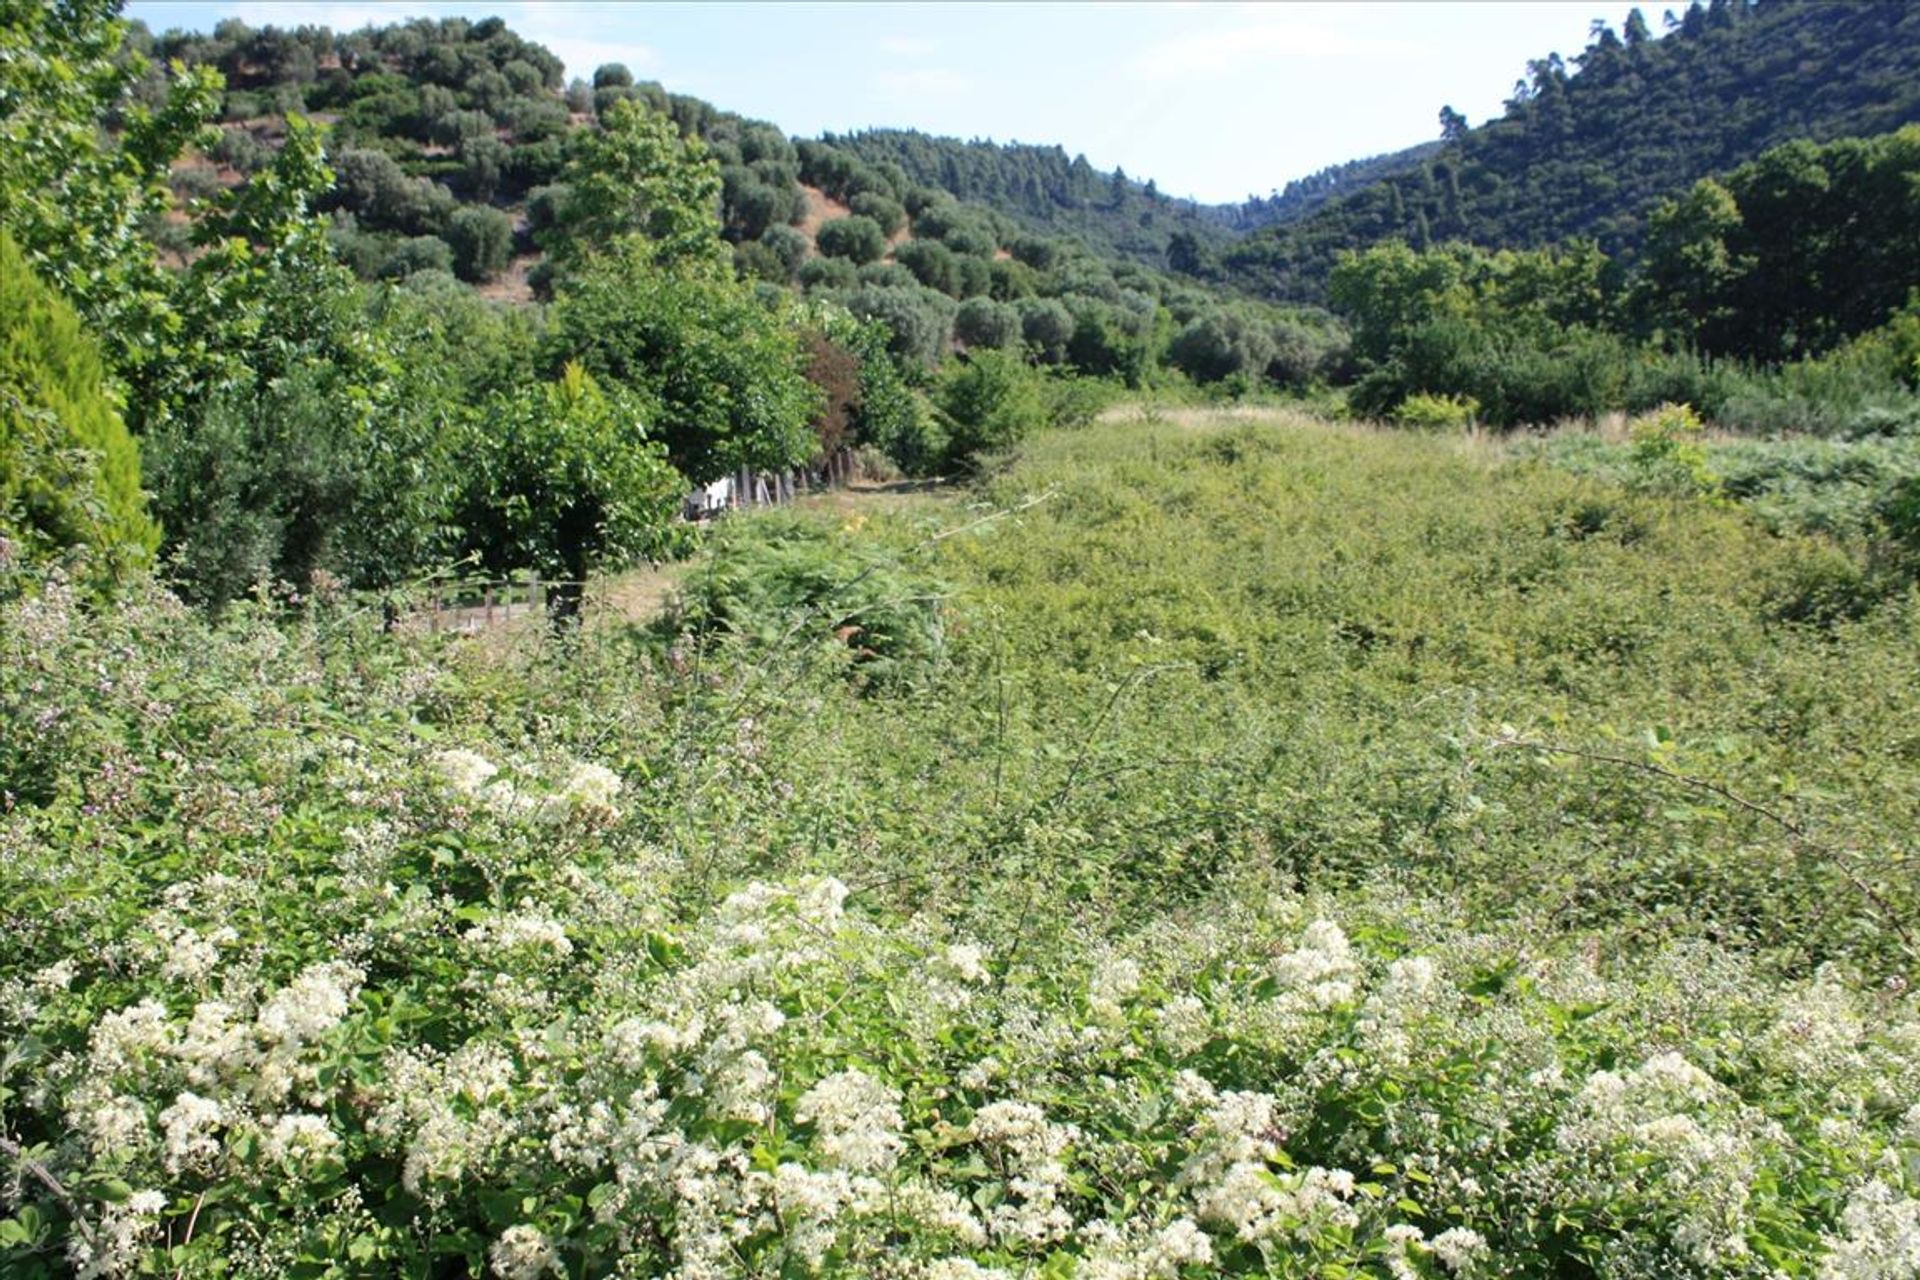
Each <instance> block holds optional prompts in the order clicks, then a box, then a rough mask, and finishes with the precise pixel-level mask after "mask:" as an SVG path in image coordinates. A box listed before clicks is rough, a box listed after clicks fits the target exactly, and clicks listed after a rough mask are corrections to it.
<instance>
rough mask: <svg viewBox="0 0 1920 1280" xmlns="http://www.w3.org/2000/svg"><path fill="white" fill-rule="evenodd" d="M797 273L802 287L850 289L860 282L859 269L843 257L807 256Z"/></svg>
mask: <svg viewBox="0 0 1920 1280" xmlns="http://www.w3.org/2000/svg"><path fill="white" fill-rule="evenodd" d="M796 234H797V233H796ZM797 274H798V278H799V281H800V287H801V288H803V289H851V288H853V287H854V286H856V285H858V284H859V283H860V271H859V269H858V268H857V267H855V266H854V265H853V264H852V263H851V262H848V261H847V260H846V259H845V258H808V259H807V260H806V261H804V262H802V263H801V264H800V268H799V271H798V273H797Z"/></svg>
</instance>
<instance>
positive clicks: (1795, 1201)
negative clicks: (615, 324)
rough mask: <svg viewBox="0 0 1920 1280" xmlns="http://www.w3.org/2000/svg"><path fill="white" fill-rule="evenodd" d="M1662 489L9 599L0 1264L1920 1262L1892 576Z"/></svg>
mask: <svg viewBox="0 0 1920 1280" xmlns="http://www.w3.org/2000/svg"><path fill="white" fill-rule="evenodd" d="M1609 450H1612V451H1611V452H1609ZM1668 461H1670V459H1667V458H1662V457H1653V458H1649V457H1648V456H1647V455H1646V454H1645V452H1644V451H1643V453H1642V454H1640V455H1635V454H1634V453H1633V452H1632V451H1631V450H1630V449H1626V448H1624V447H1616V446H1614V445H1609V444H1607V443H1606V442H1589V441H1584V440H1580V439H1574V438H1570V437H1569V438H1556V439H1554V440H1550V441H1547V442H1546V443H1545V444H1544V445H1524V444H1511V443H1503V442H1500V441H1493V440H1484V439H1478V438H1473V437H1465V436H1459V435H1449V436H1441V435H1423V434H1417V433H1410V432H1404V431H1402V432H1392V431H1385V430H1380V429H1374V428H1369V427H1364V426H1351V425H1340V426H1336V425H1329V424H1326V423H1322V422H1318V421H1314V420H1311V419H1308V418H1305V417H1300V416H1297V415H1288V414H1285V413H1281V412H1272V413H1268V412H1235V413H1201V412H1190V411H1181V412H1173V413H1168V412H1159V411H1154V410H1151V409H1147V410H1144V411H1133V412H1125V413H1121V414H1117V415H1109V416H1108V417H1106V418H1104V419H1102V420H1101V421H1099V422H1096V423H1095V424H1093V425H1090V426H1087V427H1083V428H1080V429H1077V430H1066V431H1050V432H1043V433H1040V434H1037V435H1035V436H1032V437H1030V438H1029V439H1028V440H1027V441H1026V442H1025V443H1024V444H1023V445H1022V447H1021V449H1020V451H1019V453H1018V454H1017V455H1014V456H1007V457H1002V458H999V459H997V460H995V461H993V462H992V463H991V464H990V465H989V466H987V467H986V468H985V470H984V471H983V473H982V474H981V476H980V477H979V478H978V480H977V481H975V482H974V483H973V484H971V485H969V486H967V487H964V488H946V489H935V490H932V491H928V492H920V493H911V494H903V495H869V496H867V497H864V498H859V499H855V500H852V501H847V500H837V501H835V502H832V503H819V504H816V505H813V506H806V505H804V504H803V505H802V506H801V507H800V508H796V509H793V510H788V511H783V512H780V513H774V514H767V515H763V516H754V517H743V518H738V519H733V520H729V521H727V522H725V523H724V524H723V525H721V526H719V527H718V528H716V529H715V530H713V531H712V532H711V533H710V534H709V535H708V537H707V539H706V542H705V545H704V546H703V547H702V549H701V550H700V552H699V553H698V554H697V555H696V556H695V557H694V559H693V560H692V561H691V562H690V563H688V564H687V565H686V566H685V567H684V569H683V570H682V571H681V574H680V584H681V585H680V592H679V595H678V597H677V599H676V600H675V601H674V603H673V604H672V605H671V607H669V608H668V609H667V610H666V611H665V612H664V613H663V614H661V615H660V616H657V617H650V618H633V619H630V618H621V617H618V616H613V615H609V614H605V613H603V614H602V615H600V616H598V617H594V618H590V620H589V623H588V625H587V626H586V627H584V628H583V629H580V630H579V631H577V632H575V633H571V634H569V633H564V632H563V633H558V634H553V633H546V632H543V631H540V630H539V629H538V628H531V629H527V630H525V631H524V632H516V633H514V634H512V635H511V636H507V637H488V638H486V640H485V641H484V642H483V641H476V640H475V639H472V638H468V637H458V636H448V635H430V634H418V633H415V632H413V631H410V630H408V629H406V628H401V629H399V630H396V631H388V630H384V629H383V627H382V618H381V614H380V611H379V609H378V608H377V607H375V606H373V605H371V604H370V603H369V602H368V601H366V600H365V599H363V598H361V597H358V596H355V595H353V594H350V593H338V594H334V595H329V594H327V593H326V592H325V591H323V592H322V593H321V594H320V595H319V597H318V598H315V599H312V600H310V601H308V602H306V604H305V607H304V608H303V609H302V610H300V611H297V612H288V611H286V610H284V609H283V608H281V607H280V606H278V605H276V604H275V603H273V602H271V601H255V602H244V601H243V602H241V603H239V604H236V605H235V606H233V607H232V608H230V609H229V610H227V611H226V612H225V613H223V614H221V615H218V616H217V617H214V616H210V615H209V614H207V613H204V612H201V611H197V610H193V609H190V608H188V607H186V606H183V605H181V604H180V603H178V602H177V601H175V600H174V599H173V598H172V597H170V596H168V595H165V594H164V593H162V592H160V591H159V590H158V589H149V590H146V591H145V592H144V593H141V592H140V591H137V590H136V592H135V594H134V596H133V598H131V599H130V600H128V601H127V602H126V603H124V604H123V605H121V606H118V607H115V608H112V609H96V608H93V607H90V606H89V605H88V603H87V600H86V597H85V595H84V593H83V592H82V591H80V590H78V589H76V588H71V587H66V586H63V585H61V584H60V583H59V582H58V581H57V580H54V581H51V582H48V581H45V580H42V579H40V578H38V577H32V578H30V577H29V576H28V573H27V571H26V570H25V569H24V568H22V567H21V566H18V565H9V566H5V567H0V724H4V725H5V727H6V732H5V734H4V735H0V785H4V787H5V790H6V795H5V797H4V812H3V813H0V930H4V937H5V942H4V943H0V1142H4V1147H3V1148H0V1150H4V1151H5V1153H6V1154H7V1155H9V1156H13V1157H17V1159H18V1162H19V1169H20V1172H19V1173H18V1174H17V1175H16V1176H15V1180H14V1181H13V1182H12V1184H11V1185H9V1186H8V1187H7V1188H5V1192H4V1194H5V1196H6V1199H5V1200H4V1201H0V1203H4V1204H6V1205H8V1206H9V1208H10V1210H11V1212H12V1216H11V1217H10V1218H7V1219H4V1220H0V1270H4V1271H5V1272H6V1274H7V1275H8V1276H20V1277H23V1280H24V1278H25V1277H32V1276H52V1275H65V1274H76V1275H80V1276H88V1277H91V1276H121V1275H181V1276H214V1275H218V1276H236V1277H237V1276H262V1277H265V1276H316V1277H317V1276H393V1275H404V1276H418V1277H453V1276H463V1275H475V1276H478V1275H483V1274H490V1275H497V1276H501V1277H506V1278H508V1280H534V1278H535V1277H541V1276H562V1275H564V1276H573V1277H584V1276H609V1275H622V1276H636V1277H637V1276H670V1277H674V1278H675V1280H696V1278H700V1280H705V1278H708V1277H715V1278H717V1277H736V1276H738V1277H749V1276H751V1277H776V1276H777V1277H798V1276H842V1277H854V1276H873V1277H894V1278H898V1280H1002V1278H1011V1277H1033V1278H1046V1280H1069V1278H1073V1280H1148V1278H1155V1280H1168V1278H1173V1277H1187V1278H1189V1280H1192V1278H1197V1277H1201V1276H1212V1275H1236V1276H1237V1275H1247V1276H1282V1277H1309V1276H1312V1277H1358V1276H1370V1277H1387V1278H1390V1280H1402V1278H1404V1277H1439V1276H1487V1277H1496V1276H1497V1277H1533V1276H1540V1277H1603V1276H1604V1277H1630V1276H1634V1277H1671V1276H1699V1277H1707V1276H1714V1277H1720V1276H1726V1277H1735V1276H1753V1277H1777V1276H1788V1277H1821V1278H1822V1280H1828V1278H1832V1280H1838V1278H1840V1277H1847V1278H1850V1280H1852V1278H1859V1280H1865V1278H1868V1277H1873V1278H1876V1280H1897V1278H1899V1277H1907V1276H1911V1275H1913V1274H1915V1273H1916V1269H1920V996H1916V994H1915V991H1914V987H1913V978H1914V973H1915V968H1916V963H1920V865H1917V858H1916V854H1917V853H1920V680H1917V679H1916V678H1915V675H1916V672H1920V593H1916V591H1915V589H1914V587H1913V585H1912V579H1911V577H1903V576H1900V575H1898V574H1890V573H1889V572H1888V571H1887V569H1886V563H1887V554H1888V553H1887V552H1886V551H1885V549H1884V548H1878V547H1874V546H1870V545H1867V544H1866V543H1865V542H1864V541H1863V540H1862V538H1861V537H1860V536H1859V535H1858V533H1857V530H1854V529H1852V528H1851V527H1839V526H1835V527H1831V528H1823V527H1819V522H1818V521H1810V520H1800V519H1781V518H1775V517H1774V516H1770V515H1769V514H1768V512H1769V511H1775V514H1776V515H1777V510H1776V509H1775V508H1768V509H1765V510H1763V509H1761V508H1759V507H1756V506H1753V505H1747V506H1743V505H1740V504H1739V503H1737V502H1734V501H1731V500H1728V499H1727V498H1726V497H1725V495H1724V494H1723V493H1722V492H1721V491H1720V490H1719V489H1717V488H1715V489H1711V490H1704V491H1695V490H1689V489H1686V488H1685V487H1676V486H1673V485H1669V484H1665V483H1661V482H1659V481H1661V479H1662V477H1663V476H1664V475H1665V474H1666V473H1665V472H1660V471H1658V470H1657V468H1658V467H1660V466H1664V465H1666V463H1667V462H1668ZM1903 465H1904V464H1903ZM1636 467H1642V471H1639V472H1637V471H1635V468H1636ZM1647 468H1655V470H1646V469H1647ZM1752 471H1753V468H1752V467H1750V468H1749V473H1750V472H1752ZM1776 507H1777V504H1776Z"/></svg>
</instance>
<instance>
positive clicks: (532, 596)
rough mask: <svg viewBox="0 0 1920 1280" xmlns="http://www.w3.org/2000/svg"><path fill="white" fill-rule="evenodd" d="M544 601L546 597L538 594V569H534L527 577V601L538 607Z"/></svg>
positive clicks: (544, 602)
mask: <svg viewBox="0 0 1920 1280" xmlns="http://www.w3.org/2000/svg"><path fill="white" fill-rule="evenodd" d="M546 602H547V601H546V597H545V596H543V595H541V594H540V571H539V570H538V569H535V570H534V571H533V574H532V576H531V577H529V578H528V579H527V603H528V604H530V605H532V606H533V607H534V608H535V609H538V608H540V607H541V606H542V605H544V604H546Z"/></svg>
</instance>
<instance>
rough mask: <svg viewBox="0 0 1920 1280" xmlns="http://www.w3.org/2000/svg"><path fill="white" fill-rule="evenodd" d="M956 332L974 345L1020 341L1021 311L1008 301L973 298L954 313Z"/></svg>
mask: <svg viewBox="0 0 1920 1280" xmlns="http://www.w3.org/2000/svg"><path fill="white" fill-rule="evenodd" d="M953 336H954V337H956V338H958V339H959V340H960V341H962V342H964V343H966V344H967V345H968V346H970V347H1009V346H1012V345H1013V344H1014V343H1016V342H1018V341H1020V313H1019V312H1018V311H1016V310H1015V309H1014V308H1013V307H1011V306H1009V305H1008V304H1006V303H1004V302H995V301H993V300H992V299H990V298H969V299H967V300H966V301H965V302H963V303H961V304H960V309H959V310H958V311H956V312H955V313H954V316H953Z"/></svg>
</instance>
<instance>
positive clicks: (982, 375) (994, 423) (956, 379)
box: [934, 350, 1048, 466]
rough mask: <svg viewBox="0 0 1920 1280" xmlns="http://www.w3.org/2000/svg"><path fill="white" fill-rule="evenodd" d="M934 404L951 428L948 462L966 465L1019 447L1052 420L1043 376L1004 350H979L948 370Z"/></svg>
mask: <svg viewBox="0 0 1920 1280" xmlns="http://www.w3.org/2000/svg"><path fill="white" fill-rule="evenodd" d="M934 402H935V404H937V405H938V406H939V408H940V412H941V415H942V417H943V420H944V425H945V426H946V429H947V457H948V460H949V461H950V462H952V463H955V464H958V465H962V466H965V465H970V464H972V463H974V462H976V461H977V460H978V459H979V457H980V455H981V454H984V453H988V452H992V451H996V450H1001V449H1006V448H1010V447H1011V446H1013V445H1015V444H1018V443H1019V442H1020V441H1021V440H1023V439H1025V438H1026V436H1027V435H1028V434H1029V433H1030V432H1032V431H1035V430H1037V429H1039V428H1040V427H1041V426H1043V425H1045V424H1046V421H1047V416H1048V414H1047V408H1048V405H1047V396H1046V392H1045V389H1044V385H1043V383H1042V381H1041V379H1040V376H1039V375H1038V374H1037V373H1035V372H1034V371H1033V370H1032V369H1030V368H1028V367H1027V364H1026V362H1025V361H1024V360H1022V359H1020V358H1019V357H1018V356H1016V355H1012V354H1010V353H1007V352H1004V351H991V350H982V351H976V352H974V353H973V354H972V355H971V357H970V358H969V359H968V360H967V361H966V363H964V364H959V363H956V364H954V365H951V366H949V367H948V368H947V369H945V370H943V371H942V374H941V378H940V382H939V384H938V386H937V388H936V389H935V392H934Z"/></svg>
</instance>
